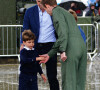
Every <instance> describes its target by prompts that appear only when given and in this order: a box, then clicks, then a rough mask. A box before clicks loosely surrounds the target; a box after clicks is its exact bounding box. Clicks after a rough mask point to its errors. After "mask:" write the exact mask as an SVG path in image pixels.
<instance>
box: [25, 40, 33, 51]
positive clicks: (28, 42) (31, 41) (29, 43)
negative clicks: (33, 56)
mask: <svg viewBox="0 0 100 90" xmlns="http://www.w3.org/2000/svg"><path fill="white" fill-rule="evenodd" d="M23 44H24V45H25V46H26V47H28V48H30V49H32V48H33V47H34V40H28V41H23Z"/></svg>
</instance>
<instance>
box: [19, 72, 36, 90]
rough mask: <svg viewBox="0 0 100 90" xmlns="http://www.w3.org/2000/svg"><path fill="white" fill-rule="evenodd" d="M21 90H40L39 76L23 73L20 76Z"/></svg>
mask: <svg viewBox="0 0 100 90" xmlns="http://www.w3.org/2000/svg"><path fill="white" fill-rule="evenodd" d="M19 90H38V85H37V75H29V74H23V73H21V74H20V75H19Z"/></svg>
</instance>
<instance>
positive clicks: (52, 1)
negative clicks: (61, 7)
mask: <svg viewBox="0 0 100 90" xmlns="http://www.w3.org/2000/svg"><path fill="white" fill-rule="evenodd" d="M41 4H42V5H43V6H44V7H46V6H45V4H48V5H50V6H54V5H57V2H56V0H42V1H41Z"/></svg>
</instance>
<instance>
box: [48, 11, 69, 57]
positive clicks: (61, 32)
mask: <svg viewBox="0 0 100 90" xmlns="http://www.w3.org/2000/svg"><path fill="white" fill-rule="evenodd" d="M53 22H54V27H55V30H56V33H57V36H58V38H57V41H56V42H55V43H54V45H53V47H52V49H51V50H50V51H49V52H48V55H49V56H50V57H52V56H53V55H54V54H55V53H57V52H60V53H62V52H65V51H66V47H67V41H68V24H67V21H65V18H64V16H63V14H62V13H59V12H55V13H53Z"/></svg>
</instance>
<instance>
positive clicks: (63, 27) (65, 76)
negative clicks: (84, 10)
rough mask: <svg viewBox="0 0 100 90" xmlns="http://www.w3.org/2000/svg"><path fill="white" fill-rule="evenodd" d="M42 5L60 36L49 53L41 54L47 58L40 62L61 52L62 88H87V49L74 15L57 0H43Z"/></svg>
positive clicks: (67, 89)
mask: <svg viewBox="0 0 100 90" xmlns="http://www.w3.org/2000/svg"><path fill="white" fill-rule="evenodd" d="M42 5H43V6H44V8H45V10H46V11H47V12H48V13H49V14H50V15H51V16H52V19H53V24H54V27H55V31H56V34H57V37H58V38H57V40H56V42H55V43H54V45H53V47H52V49H51V50H50V51H49V52H48V53H47V54H45V55H40V57H44V58H45V59H43V60H41V61H40V63H46V62H48V60H49V58H52V57H53V55H55V54H56V53H57V52H59V53H60V56H61V60H62V62H61V74H62V75H61V76H62V90H85V81H86V66H87V50H86V44H85V43H84V40H83V38H82V36H81V33H80V31H79V29H78V27H77V24H76V21H75V19H74V17H73V15H72V14H70V13H69V12H68V11H66V10H65V9H63V8H61V7H59V6H57V2H56V0H42ZM49 61H50V60H49ZM52 63H53V62H52Z"/></svg>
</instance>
